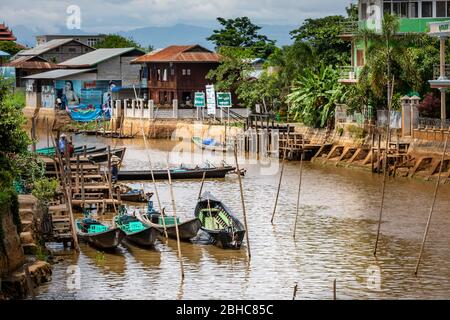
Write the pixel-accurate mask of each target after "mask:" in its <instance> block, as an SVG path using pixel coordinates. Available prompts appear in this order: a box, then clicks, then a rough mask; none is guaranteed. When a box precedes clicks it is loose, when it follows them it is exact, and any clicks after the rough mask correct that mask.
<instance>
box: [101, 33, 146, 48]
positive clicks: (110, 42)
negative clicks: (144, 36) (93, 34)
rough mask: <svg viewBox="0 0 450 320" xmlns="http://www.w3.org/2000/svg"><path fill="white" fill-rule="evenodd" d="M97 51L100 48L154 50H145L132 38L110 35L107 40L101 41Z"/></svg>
mask: <svg viewBox="0 0 450 320" xmlns="http://www.w3.org/2000/svg"><path fill="white" fill-rule="evenodd" d="M95 48H96V49H100V48H137V49H141V50H143V51H146V50H149V49H152V48H153V47H151V46H149V48H147V49H146V48H143V47H142V46H141V45H140V44H139V43H137V42H136V41H134V40H133V39H132V38H125V37H122V36H120V35H118V34H108V35H107V36H106V37H105V39H103V40H102V41H99V42H98V43H97V44H96V45H95Z"/></svg>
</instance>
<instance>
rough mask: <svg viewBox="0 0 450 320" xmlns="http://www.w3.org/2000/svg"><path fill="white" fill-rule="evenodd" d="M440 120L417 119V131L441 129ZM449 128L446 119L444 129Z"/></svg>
mask: <svg viewBox="0 0 450 320" xmlns="http://www.w3.org/2000/svg"><path fill="white" fill-rule="evenodd" d="M441 124H442V120H441V119H437V118H423V117H419V126H418V128H419V129H427V128H430V129H431V128H441ZM449 127H450V119H447V120H446V121H445V124H444V128H449Z"/></svg>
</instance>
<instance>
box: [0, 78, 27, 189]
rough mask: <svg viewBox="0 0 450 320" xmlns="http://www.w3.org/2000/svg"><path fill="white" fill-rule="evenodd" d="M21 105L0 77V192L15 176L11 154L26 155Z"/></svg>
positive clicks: (23, 118) (8, 85)
mask: <svg viewBox="0 0 450 320" xmlns="http://www.w3.org/2000/svg"><path fill="white" fill-rule="evenodd" d="M22 107H23V106H22V105H20V102H19V101H18V100H17V99H16V98H15V96H14V95H13V94H12V85H11V83H10V81H8V80H6V79H3V78H2V77H1V76H0V114H1V117H0V190H3V189H5V188H8V187H10V186H11V185H12V181H13V179H14V178H15V176H16V175H17V166H16V161H14V159H13V158H12V156H11V155H13V154H20V153H26V152H27V148H28V145H29V144H30V139H29V138H28V136H27V134H26V132H25V131H24V130H23V129H22V127H23V125H24V124H25V121H26V120H25V117H24V115H23V113H22Z"/></svg>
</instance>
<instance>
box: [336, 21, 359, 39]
mask: <svg viewBox="0 0 450 320" xmlns="http://www.w3.org/2000/svg"><path fill="white" fill-rule="evenodd" d="M339 25H340V27H341V35H344V36H345V35H354V34H356V33H357V32H358V26H359V23H358V21H357V20H354V21H345V22H341V23H340V24H339Z"/></svg>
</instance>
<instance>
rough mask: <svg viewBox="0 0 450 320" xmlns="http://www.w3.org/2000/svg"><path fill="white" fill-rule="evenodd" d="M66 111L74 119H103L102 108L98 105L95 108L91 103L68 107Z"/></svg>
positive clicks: (88, 120)
mask: <svg viewBox="0 0 450 320" xmlns="http://www.w3.org/2000/svg"><path fill="white" fill-rule="evenodd" d="M68 111H69V114H70V117H71V118H72V119H73V120H75V121H80V122H90V121H95V120H97V119H103V112H102V109H101V108H98V107H97V108H96V107H95V106H93V105H88V106H84V105H80V106H76V107H70V108H69V109H68Z"/></svg>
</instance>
